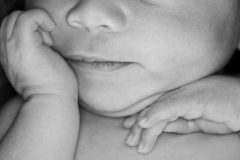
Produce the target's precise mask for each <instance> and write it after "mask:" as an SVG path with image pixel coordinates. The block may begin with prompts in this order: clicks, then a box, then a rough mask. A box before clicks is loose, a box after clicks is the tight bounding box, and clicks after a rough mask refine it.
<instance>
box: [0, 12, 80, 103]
mask: <svg viewBox="0 0 240 160" xmlns="http://www.w3.org/2000/svg"><path fill="white" fill-rule="evenodd" d="M54 29H55V24H54V22H53V21H52V19H51V17H50V16H49V15H48V14H47V13H46V12H45V11H44V10H41V9H33V10H29V11H26V12H22V11H15V12H13V13H11V14H10V15H9V16H7V17H5V19H4V20H3V21H2V24H1V35H0V38H1V54H0V58H1V64H2V66H3V68H4V70H5V73H6V75H7V77H8V79H9V81H10V82H11V84H12V85H13V87H14V88H15V90H16V91H17V92H18V93H19V94H21V95H22V96H23V98H24V99H27V98H29V97H30V96H32V95H36V94H64V95H70V96H71V95H74V96H76V92H77V90H76V88H77V87H75V86H74V85H76V80H75V76H74V74H73V72H72V70H71V69H70V67H69V66H68V65H67V63H66V62H65V61H64V60H63V58H62V57H61V56H60V55H59V54H57V53H56V52H54V51H53V50H52V49H51V48H50V46H51V45H52V43H53V42H52V38H51V36H50V32H52V31H53V30H54ZM69 84H70V85H69Z"/></svg>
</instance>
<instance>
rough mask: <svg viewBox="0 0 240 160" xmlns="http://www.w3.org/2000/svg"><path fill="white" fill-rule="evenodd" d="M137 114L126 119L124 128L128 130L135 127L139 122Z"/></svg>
mask: <svg viewBox="0 0 240 160" xmlns="http://www.w3.org/2000/svg"><path fill="white" fill-rule="evenodd" d="M137 116H138V115H137V114H135V115H133V116H130V117H128V118H126V119H125V120H124V122H123V127H124V128H126V129H129V128H132V127H133V125H134V124H135V123H136V122H137Z"/></svg>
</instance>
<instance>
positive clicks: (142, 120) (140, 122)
mask: <svg viewBox="0 0 240 160" xmlns="http://www.w3.org/2000/svg"><path fill="white" fill-rule="evenodd" d="M146 121H147V118H141V119H140V120H139V122H138V124H139V125H142V124H144V123H145V122H146Z"/></svg>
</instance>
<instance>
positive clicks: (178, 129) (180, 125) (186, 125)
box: [164, 118, 201, 134]
mask: <svg viewBox="0 0 240 160" xmlns="http://www.w3.org/2000/svg"><path fill="white" fill-rule="evenodd" d="M200 131H201V129H200V128H199V126H198V124H197V123H196V122H195V121H194V120H185V119H182V118H179V119H177V120H176V121H172V122H169V123H168V124H167V126H166V127H165V129H164V132H171V133H179V134H188V133H194V132H200Z"/></svg>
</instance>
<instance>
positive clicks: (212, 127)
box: [195, 118, 235, 134]
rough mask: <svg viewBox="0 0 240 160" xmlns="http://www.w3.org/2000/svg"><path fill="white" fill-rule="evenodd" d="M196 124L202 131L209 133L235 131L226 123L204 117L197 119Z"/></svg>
mask: <svg viewBox="0 0 240 160" xmlns="http://www.w3.org/2000/svg"><path fill="white" fill-rule="evenodd" d="M195 121H196V124H197V125H198V126H199V128H200V129H201V131H202V132H204V133H208V134H229V133H233V132H235V131H234V130H232V129H231V128H229V127H228V126H227V125H226V124H225V123H219V122H213V121H208V120H205V119H202V118H199V119H196V120H195Z"/></svg>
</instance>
